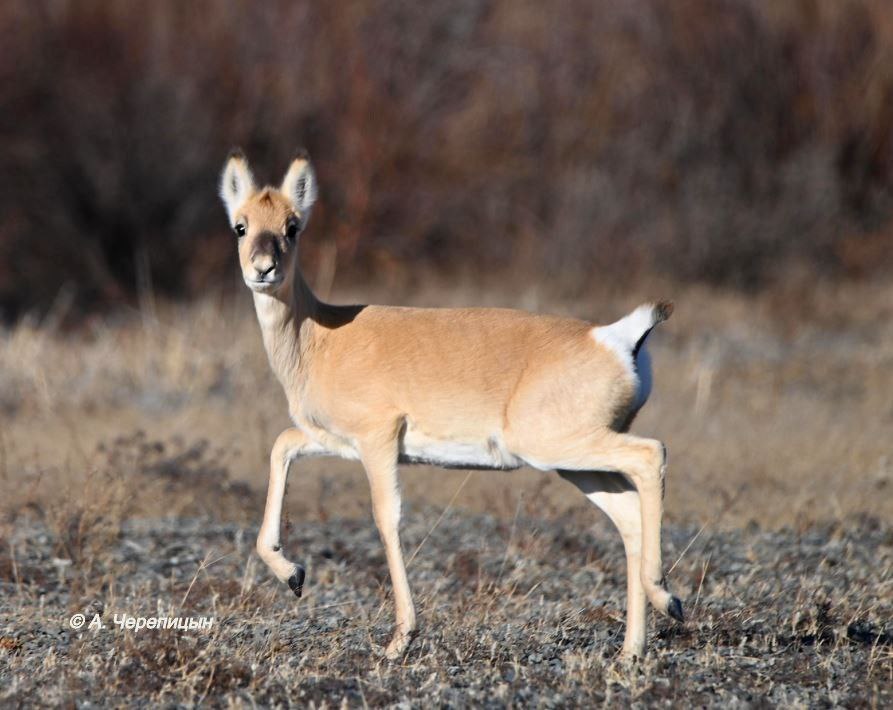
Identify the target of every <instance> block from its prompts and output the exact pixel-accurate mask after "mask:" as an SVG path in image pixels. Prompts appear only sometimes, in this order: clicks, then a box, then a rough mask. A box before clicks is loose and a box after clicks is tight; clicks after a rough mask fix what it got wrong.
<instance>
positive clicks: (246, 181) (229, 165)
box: [220, 149, 256, 225]
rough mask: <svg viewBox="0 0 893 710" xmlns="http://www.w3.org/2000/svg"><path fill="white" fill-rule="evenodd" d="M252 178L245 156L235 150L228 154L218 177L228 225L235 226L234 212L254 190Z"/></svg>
mask: <svg viewBox="0 0 893 710" xmlns="http://www.w3.org/2000/svg"><path fill="white" fill-rule="evenodd" d="M255 189H256V188H255V186H254V176H253V175H252V174H251V168H249V167H248V159H247V158H246V157H245V154H244V153H243V152H242V151H241V150H239V149H235V150H233V151H232V152H231V153H230V154H229V158H227V160H226V165H225V166H224V168H223V173H222V174H221V175H220V197H221V199H222V200H223V205H224V207H226V214H227V216H228V217H229V223H230V225H234V224H235V218H236V211H237V210H238V209H239V208H240V207H241V206H242V205H243V204H245V200H247V199H248V198H249V197H250V196H251V194H252V193H253V192H254V190H255Z"/></svg>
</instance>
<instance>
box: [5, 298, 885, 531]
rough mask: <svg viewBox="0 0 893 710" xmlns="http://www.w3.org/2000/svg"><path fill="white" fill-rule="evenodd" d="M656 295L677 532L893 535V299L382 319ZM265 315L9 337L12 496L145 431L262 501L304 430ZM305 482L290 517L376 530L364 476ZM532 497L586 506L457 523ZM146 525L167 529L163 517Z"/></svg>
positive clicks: (166, 316) (522, 483) (465, 501)
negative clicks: (272, 471)
mask: <svg viewBox="0 0 893 710" xmlns="http://www.w3.org/2000/svg"><path fill="white" fill-rule="evenodd" d="M656 293H659V294H660V295H663V294H665V293H670V294H675V296H676V300H677V312H676V315H674V317H673V319H672V320H670V321H669V322H668V323H667V324H665V325H664V326H662V327H661V330H660V332H659V333H658V334H657V336H656V337H654V338H653V342H652V345H651V348H652V352H653V355H654V357H653V359H654V366H655V381H656V386H655V391H654V393H653V394H652V398H651V400H650V401H649V403H648V405H647V407H646V408H645V409H644V410H643V412H642V413H641V414H640V417H639V419H638V420H637V422H636V423H635V425H634V430H635V431H639V432H642V433H646V434H649V435H656V436H658V437H660V438H662V439H664V440H665V441H666V442H667V444H668V446H669V450H670V456H671V459H670V465H671V468H670V476H671V478H670V486H669V490H668V493H667V495H668V498H667V511H668V515H669V516H670V519H675V520H678V521H683V522H691V521H693V522H697V523H699V524H700V523H703V522H706V521H708V520H712V519H714V517H715V516H717V514H718V513H719V512H720V511H722V516H721V520H720V521H719V522H720V523H722V524H725V525H734V526H741V525H745V524H747V523H749V522H751V521H753V522H756V523H758V524H760V525H761V526H763V527H767V528H770V529H773V528H778V527H780V526H784V525H788V526H796V525H799V524H809V523H811V522H815V521H828V520H838V519H844V518H846V517H847V516H850V515H853V514H868V515H874V516H878V517H882V518H887V519H889V518H890V517H891V516H893V496H891V495H889V490H890V486H891V484H893V482H891V475H893V474H891V469H893V461H891V451H890V447H889V440H888V437H889V430H890V425H891V417H893V411H891V408H890V400H891V397H890V393H891V392H893V328H891V326H890V322H891V318H890V315H891V306H890V305H889V304H890V303H893V298H891V295H893V294H891V292H890V289H889V288H888V287H885V286H881V285H876V286H855V285H854V286H849V287H839V288H838V289H836V290H833V291H832V290H830V289H829V290H827V291H824V292H821V293H817V294H816V293H810V292H796V291H792V292H791V293H790V294H782V295H773V296H767V297H765V298H763V299H761V300H757V299H748V298H743V297H740V296H737V295H729V294H723V293H718V292H714V291H708V290H701V289H688V290H682V291H680V289H678V288H676V287H672V286H668V285H665V286H650V287H649V288H648V290H647V291H646V290H644V289H643V290H641V293H640V295H639V296H635V295H634V296H630V295H625V296H623V297H619V296H616V295H613V294H605V295H604V296H603V297H602V298H601V299H599V300H598V302H593V303H581V302H568V301H562V300H560V299H558V298H552V297H548V296H542V295H540V294H538V292H537V291H535V290H531V291H529V292H526V293H518V294H507V293H506V292H501V293H495V292H494V293H488V292H482V291H481V290H480V289H473V288H461V287H459V288H457V289H456V290H454V291H449V292H447V291H444V290H443V289H440V288H437V287H432V288H431V289H429V290H427V291H423V292H421V293H416V294H414V295H413V297H411V298H409V297H405V296H404V297H402V298H401V297H400V296H399V295H398V296H397V297H395V296H394V295H393V294H372V298H371V300H373V301H379V302H391V303H393V302H401V303H415V304H424V305H430V304H434V303H438V304H445V303H448V304H465V303H484V304H499V305H515V306H518V305H520V306H522V307H526V308H529V309H532V310H550V311H557V312H563V313H570V314H574V315H578V316H584V317H591V318H598V319H601V320H609V319H611V318H613V317H616V316H618V315H620V314H622V313H623V312H624V310H625V309H628V308H630V307H631V306H633V305H635V304H636V303H637V302H638V301H639V300H642V299H645V298H647V297H649V296H653V295H655V294H656ZM364 295H365V296H367V297H368V296H369V294H368V293H367V294H364ZM376 295H377V296H378V298H376V297H375V296H376ZM337 297H338V298H337V300H340V301H352V300H355V299H359V298H361V296H359V295H358V294H351V293H341V294H337ZM249 302H250V301H249V299H248V298H247V297H246V296H244V294H240V295H239V296H238V297H236V298H235V300H232V299H223V298H219V299H210V298H209V299H207V300H205V301H204V302H202V303H201V304H199V305H196V306H172V307H168V308H164V309H161V312H160V313H159V314H158V315H157V316H154V315H146V316H145V317H142V318H140V319H133V320H126V319H125V320H123V321H122V322H120V323H114V322H107V321H100V320H97V321H95V322H94V323H93V324H92V325H91V326H90V327H89V329H88V330H87V331H85V332H80V333H58V332H52V331H50V330H48V329H47V328H45V327H41V326H39V325H38V326H35V325H33V324H28V323H22V324H20V325H19V326H18V327H16V328H15V329H13V330H9V331H6V332H5V333H4V334H3V336H2V337H3V339H4V344H3V347H2V348H0V373H2V375H0V417H2V419H0V421H2V433H0V476H2V478H3V480H4V481H5V487H6V489H7V491H8V495H9V496H12V499H14V500H20V499H22V496H24V499H27V498H28V497H29V496H32V491H34V490H37V489H43V488H46V489H49V490H50V491H52V490H56V491H59V490H61V488H60V486H59V482H60V481H63V482H64V481H67V480H69V479H70V478H71V476H72V475H75V474H78V473H79V472H83V471H85V470H89V469H91V468H92V467H95V465H96V461H95V459H96V454H95V450H96V448H97V446H98V445H100V444H102V443H105V444H110V443H112V442H113V441H114V440H115V439H117V438H119V437H125V438H129V437H132V436H133V434H134V432H136V431H138V430H140V431H143V432H145V435H146V438H147V440H149V441H161V442H169V441H170V440H171V439H172V437H179V439H180V440H181V441H180V446H182V447H186V448H189V447H190V446H193V445H195V444H196V442H199V441H206V442H208V445H209V446H210V447H211V448H213V449H215V451H216V455H217V457H218V459H219V460H218V462H217V466H218V467H220V468H225V469H227V470H228V472H229V475H230V477H231V478H232V479H233V481H235V482H240V483H247V484H249V485H250V486H251V487H252V489H254V490H255V491H259V492H262V491H263V489H264V487H265V485H266V471H267V466H268V455H269V450H270V447H271V446H272V442H273V440H274V439H275V437H276V435H277V434H278V433H279V432H280V431H281V430H282V429H283V428H285V427H287V426H288V424H289V422H288V418H287V412H286V408H285V400H284V396H283V394H282V392H281V390H280V388H279V385H278V384H277V383H276V381H275V379H274V377H273V376H272V374H271V373H270V371H269V366H268V364H267V362H266V356H265V354H264V352H263V348H262V345H261V342H260V337H259V335H258V330H257V325H256V323H255V320H254V316H253V312H252V311H251V309H250V305H249ZM184 442H185V443H184ZM132 456H133V458H134V459H137V458H139V456H138V455H137V453H136V452H134V453H133V454H132ZM128 465H129V464H128ZM299 468H300V470H299V471H298V472H297V473H296V474H295V475H294V476H293V479H292V495H291V500H290V503H289V504H290V506H291V510H292V512H293V513H294V514H295V515H296V516H298V517H299V518H300V519H302V520H307V519H310V520H313V519H320V518H325V517H326V516H342V517H343V516H347V517H353V516H356V515H358V514H359V515H365V514H366V504H367V500H366V493H365V480H364V477H363V474H362V473H361V471H360V470H359V469H358V467H357V466H355V465H353V464H346V463H341V462H338V461H330V460H324V459H322V460H309V461H307V462H303V463H302V464H301V465H300V467H299ZM180 475H181V476H185V475H188V473H187V472H181V474H180ZM212 477H213V476H212ZM463 477H464V474H463V473H461V472H445V471H441V470H436V469H432V470H423V469H412V470H409V471H407V472H406V474H405V475H404V477H403V478H404V488H405V490H406V493H407V497H408V499H409V500H412V501H416V502H419V503H431V504H435V505H441V506H442V505H444V504H445V503H446V502H447V501H448V500H449V499H450V497H451V496H452V495H453V493H454V491H455V490H456V488H457V487H458V485H459V483H460V482H461V481H462V479H463ZM522 491H526V492H527V501H528V505H530V506H531V507H530V511H529V512H530V513H531V514H535V513H536V509H537V506H540V505H543V506H544V507H545V509H553V508H554V509H556V510H565V509H568V508H569V507H574V506H579V505H580V500H579V498H578V495H577V494H576V491H575V490H574V489H572V488H571V487H570V486H566V485H564V484H563V483H562V482H560V481H558V480H556V479H555V478H554V477H551V476H543V475H541V474H537V473H533V472H520V473H516V474H511V475H505V474H501V473H475V474H473V476H472V478H471V480H470V481H469V483H468V485H466V486H465V487H464V489H463V490H462V492H461V494H460V496H459V498H458V500H457V505H458V506H459V507H461V508H466V509H470V510H475V511H480V512H490V513H495V514H498V515H501V516H503V517H506V516H512V515H513V514H514V510H515V505H516V503H517V500H518V496H519V495H520V493H521V492H522ZM41 495H42V494H41ZM7 500H10V499H9V498H7ZM163 504H164V505H166V503H163ZM140 505H141V506H144V512H145V513H146V514H151V513H152V508H151V506H152V504H151V502H150V501H142V502H141V503H140ZM145 506H149V507H145ZM256 510H257V509H256V508H255V509H253V510H252V513H251V514H252V515H253V514H254V512H255V511H256Z"/></svg>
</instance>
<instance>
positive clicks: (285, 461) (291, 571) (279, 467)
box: [257, 429, 322, 597]
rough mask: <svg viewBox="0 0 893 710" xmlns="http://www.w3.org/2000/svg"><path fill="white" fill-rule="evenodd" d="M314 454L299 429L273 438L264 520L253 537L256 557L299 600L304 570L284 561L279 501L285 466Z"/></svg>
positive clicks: (315, 449) (318, 450) (316, 448)
mask: <svg viewBox="0 0 893 710" xmlns="http://www.w3.org/2000/svg"><path fill="white" fill-rule="evenodd" d="M314 453H317V454H318V453H322V449H321V448H320V447H319V445H318V444H316V443H315V442H313V441H311V440H310V439H309V438H307V435H306V434H304V433H303V432H302V431H301V430H300V429H286V430H285V431H284V432H282V433H281V434H280V435H279V436H278V437H276V443H275V444H273V451H272V453H271V454H270V484H269V488H267V504H266V507H265V508H264V521H263V523H261V526H260V532H259V533H258V535H257V554H259V555H260V558H261V559H262V560H263V561H264V562H266V563H267V566H268V567H269V568H270V569H271V570H272V571H273V574H275V575H276V577H277V578H278V579H279V581H280V582H288V586H289V587H290V588H291V590H292V591H293V592H294V593H295V594H296V595H297V596H299V597H300V596H301V591H302V589H303V587H304V568H303V567H301V566H300V565H296V564H294V563H292V562H289V561H288V560H287V559H285V556H284V555H283V554H282V546H281V545H280V543H279V532H280V525H281V520H282V501H283V498H284V497H285V484H286V481H287V480H288V465H289V463H290V462H291V461H292V460H293V459H296V458H299V457H301V456H306V455H308V454H314Z"/></svg>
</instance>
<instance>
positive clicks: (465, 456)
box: [400, 426, 524, 468]
mask: <svg viewBox="0 0 893 710" xmlns="http://www.w3.org/2000/svg"><path fill="white" fill-rule="evenodd" d="M400 453H401V454H402V455H403V456H405V457H406V458H407V459H410V460H416V461H423V462H426V463H432V464H435V465H441V466H453V467H460V468H461V467H468V468H474V467H480V468H519V467H520V466H523V465H524V462H523V461H522V460H521V459H519V458H518V457H517V456H515V455H514V454H512V453H511V452H509V451H508V450H507V449H506V448H505V444H504V443H503V441H502V437H501V436H499V435H493V436H490V437H489V438H488V439H486V440H483V441H451V440H448V439H437V438H433V437H430V436H427V435H426V434H424V433H422V432H419V431H418V430H417V429H413V428H412V427H411V426H407V428H406V432H405V433H404V435H403V439H402V441H401V442H400Z"/></svg>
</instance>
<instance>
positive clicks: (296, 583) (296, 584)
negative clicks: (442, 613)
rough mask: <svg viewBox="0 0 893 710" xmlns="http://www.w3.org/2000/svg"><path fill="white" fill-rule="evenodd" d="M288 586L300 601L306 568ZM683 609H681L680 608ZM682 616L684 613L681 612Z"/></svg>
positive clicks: (290, 580)
mask: <svg viewBox="0 0 893 710" xmlns="http://www.w3.org/2000/svg"><path fill="white" fill-rule="evenodd" d="M288 586H289V588H290V589H291V590H292V591H293V592H294V593H295V596H296V597H297V598H298V599H300V598H301V592H303V591H304V568H303V567H298V569H297V570H295V573H294V574H293V575H292V576H291V577H289V578H288ZM680 608H681V607H680ZM679 613H680V614H681V613H682V612H679Z"/></svg>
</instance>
